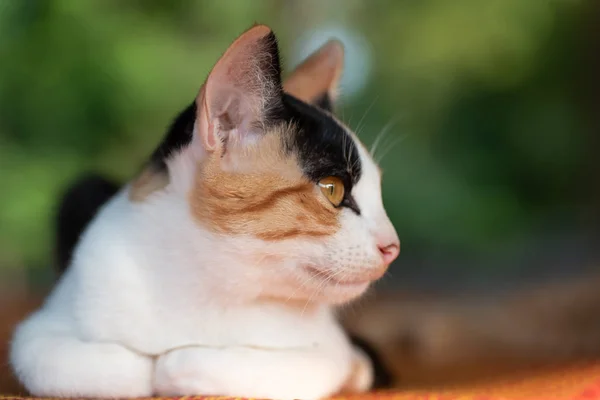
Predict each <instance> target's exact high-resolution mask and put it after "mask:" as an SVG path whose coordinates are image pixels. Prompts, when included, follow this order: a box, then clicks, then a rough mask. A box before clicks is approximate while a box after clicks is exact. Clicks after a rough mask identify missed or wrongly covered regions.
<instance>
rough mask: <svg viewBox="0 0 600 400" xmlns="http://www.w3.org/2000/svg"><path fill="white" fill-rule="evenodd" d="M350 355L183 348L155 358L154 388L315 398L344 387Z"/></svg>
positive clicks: (167, 391) (174, 391)
mask: <svg viewBox="0 0 600 400" xmlns="http://www.w3.org/2000/svg"><path fill="white" fill-rule="evenodd" d="M350 370H351V357H350V354H348V356H345V355H342V356H341V357H336V356H333V357H332V356H331V355H329V356H328V355H327V354H323V353H321V352H317V351H314V350H312V349H307V350H266V349H265V350H263V349H254V348H228V349H214V348H202V347H187V348H181V349H177V350H173V351H171V352H169V353H167V354H165V355H163V356H161V357H159V358H158V360H157V362H156V369H155V387H154V389H155V393H156V394H158V395H163V396H185V395H219V396H234V397H253V398H270V399H305V400H308V399H320V398H323V397H327V396H330V395H332V394H334V393H336V392H337V391H339V390H340V388H341V387H342V386H343V384H344V382H345V381H346V380H347V379H348V376H349V374H350Z"/></svg>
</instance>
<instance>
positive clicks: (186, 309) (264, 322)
mask: <svg viewBox="0 0 600 400" xmlns="http://www.w3.org/2000/svg"><path fill="white" fill-rule="evenodd" d="M342 63H343V49H342V47H341V45H340V44H339V43H337V42H335V41H332V42H329V43H328V44H326V45H324V46H323V47H322V48H321V49H320V50H318V51H317V52H316V53H315V54H313V55H312V56H310V57H309V58H308V59H307V60H306V61H305V62H304V63H303V64H301V65H300V66H299V67H298V68H297V69H296V70H295V71H294V72H293V73H292V74H291V75H290V76H289V77H288V79H287V80H286V81H285V82H283V83H282V80H281V71H280V64H279V55H278V48H277V42H276V39H275V36H274V34H273V32H272V31H271V30H270V29H269V28H268V27H266V26H261V25H258V26H254V27H253V28H251V29H250V30H248V31H246V32H245V33H244V34H243V35H241V36H240V37H239V38H238V39H237V40H236V41H235V42H234V43H233V44H232V45H231V46H230V47H229V49H228V50H227V51H226V52H225V54H224V55H223V56H222V57H221V59H220V60H219V61H218V62H217V64H216V65H215V66H214V68H213V70H212V71H211V73H210V75H209V76H208V78H207V80H206V81H205V83H204V85H203V86H202V87H201V89H200V91H199V94H198V96H197V98H196V99H195V101H194V103H193V104H192V105H190V106H189V107H188V108H187V109H186V110H185V111H183V112H182V113H181V114H180V115H179V117H178V118H177V119H176V121H175V123H174V124H173V125H172V127H171V129H170V130H169V132H168V134H167V136H166V137H165V139H164V141H163V142H162V144H161V145H160V146H159V147H158V149H157V150H156V151H155V152H154V154H153V155H152V157H151V159H150V161H149V162H148V164H147V165H146V166H145V167H144V169H143V170H142V171H141V173H140V174H139V175H138V176H136V177H135V178H134V179H133V180H132V181H131V182H129V183H128V184H127V185H125V186H123V188H122V189H120V190H119V192H118V193H116V194H115V195H114V196H112V197H111V198H110V200H109V201H108V202H107V203H106V204H104V205H103V206H102V207H101V209H100V210H99V212H98V213H97V214H96V216H95V218H94V219H93V221H92V222H91V223H90V224H89V225H88V226H87V227H86V229H85V230H84V232H83V235H82V236H81V238H80V239H79V240H78V243H77V246H76V248H75V250H74V252H73V255H72V258H71V260H70V264H69V266H68V268H67V269H66V271H65V273H64V274H63V276H62V278H61V280H60V281H59V283H58V284H57V286H56V287H55V288H54V290H53V292H52V293H51V295H50V296H49V297H48V299H47V301H46V302H45V304H44V305H43V307H42V308H41V309H39V310H38V311H37V312H35V313H34V314H32V315H31V316H30V317H29V318H28V319H26V320H25V321H24V322H22V323H21V324H20V325H19V326H18V328H17V329H16V332H15V334H14V338H13V341H12V347H11V354H10V362H11V365H12V367H13V370H14V371H15V373H16V375H17V376H18V377H19V379H20V380H21V382H22V383H23V384H24V385H25V387H26V388H27V390H29V391H30V392H31V393H32V394H34V395H37V396H61V397H76V396H77V397H81V396H82V397H112V398H114V397H139V396H153V395H168V396H175V395H195V394H204V395H225V396H244V397H259V398H279V399H292V398H302V399H318V398H323V397H326V396H329V395H332V394H335V393H337V392H339V391H342V390H349V391H363V390H366V389H367V388H368V387H369V386H370V384H371V380H372V370H371V366H370V365H369V362H368V359H367V358H366V357H365V356H364V355H363V354H362V353H361V352H360V351H359V350H357V349H356V348H355V347H353V346H352V344H351V342H350V340H349V339H348V337H347V336H346V334H345V332H344V331H343V330H342V328H341V327H340V325H339V323H338V321H337V319H336V317H335V315H334V309H335V306H336V305H340V304H344V303H347V302H349V301H351V300H353V299H355V298H357V297H359V296H360V295H361V294H363V292H365V290H367V288H368V287H369V285H370V283H371V282H373V281H375V280H376V279H378V278H379V277H381V276H382V275H383V274H384V272H385V271H386V269H387V267H388V266H389V264H390V263H391V262H392V261H393V260H394V259H395V258H396V257H397V255H398V253H399V249H400V245H399V241H398V236H397V234H396V231H395V230H394V227H393V226H392V224H391V222H390V220H389V219H388V217H387V215H386V212H385V210H384V207H383V204H382V199H381V186H380V181H381V175H380V171H379V169H378V167H377V165H376V164H375V162H374V161H373V159H372V158H371V156H370V155H369V152H368V151H367V150H366V149H365V147H364V145H363V144H362V143H361V142H360V141H359V140H358V138H357V137H356V135H355V134H354V133H352V132H351V131H350V130H349V129H348V127H346V126H345V125H344V124H342V122H340V121H339V120H338V119H336V118H335V117H334V116H333V115H332V110H331V104H332V103H333V102H334V100H335V92H336V85H337V83H338V80H339V77H340V74H341V70H342Z"/></svg>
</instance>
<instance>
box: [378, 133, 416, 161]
mask: <svg viewBox="0 0 600 400" xmlns="http://www.w3.org/2000/svg"><path fill="white" fill-rule="evenodd" d="M408 136H409V134H408V133H405V134H402V135H400V136H399V137H397V138H396V139H394V140H392V142H391V143H390V144H389V145H388V146H386V147H385V149H384V151H383V153H382V154H380V155H379V157H378V158H377V159H376V162H377V164H381V162H382V161H383V159H384V158H385V156H386V155H388V154H389V152H390V151H391V150H393V149H394V147H395V146H396V145H398V143H401V142H403V141H404V140H406V138H407V137H408Z"/></svg>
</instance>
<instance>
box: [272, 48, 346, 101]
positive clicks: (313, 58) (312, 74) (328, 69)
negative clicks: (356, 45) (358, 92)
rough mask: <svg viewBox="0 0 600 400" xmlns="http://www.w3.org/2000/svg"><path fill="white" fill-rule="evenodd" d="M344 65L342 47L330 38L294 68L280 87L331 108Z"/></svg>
mask: <svg viewBox="0 0 600 400" xmlns="http://www.w3.org/2000/svg"><path fill="white" fill-rule="evenodd" d="M343 68H344V47H343V45H342V43H341V42H339V41H337V40H330V41H329V42H327V43H325V44H324V45H323V46H322V47H321V48H320V49H318V50H317V51H315V52H314V53H313V54H311V55H310V56H309V57H308V58H307V59H306V60H304V62H302V63H301V64H300V65H298V66H297V67H296V69H295V70H294V71H293V72H292V73H291V74H290V76H289V77H288V78H287V79H286V80H285V82H284V84H283V90H284V91H285V92H286V93H289V94H291V95H292V96H294V97H297V98H298V99H300V100H302V101H304V102H306V103H309V104H314V105H316V106H318V107H321V108H323V109H325V110H327V111H332V109H333V106H334V103H335V101H336V99H337V94H338V85H339V81H340V78H341V76H342V70H343Z"/></svg>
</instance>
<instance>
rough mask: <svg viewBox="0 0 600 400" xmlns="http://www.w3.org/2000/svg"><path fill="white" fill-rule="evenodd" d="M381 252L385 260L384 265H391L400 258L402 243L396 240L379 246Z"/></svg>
mask: <svg viewBox="0 0 600 400" xmlns="http://www.w3.org/2000/svg"><path fill="white" fill-rule="evenodd" d="M377 247H379V252H380V253H381V258H382V259H383V263H384V264H385V265H390V264H391V263H392V261H394V260H395V259H396V257H398V254H400V241H399V240H396V241H393V242H390V243H387V244H384V245H379V246H377Z"/></svg>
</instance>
